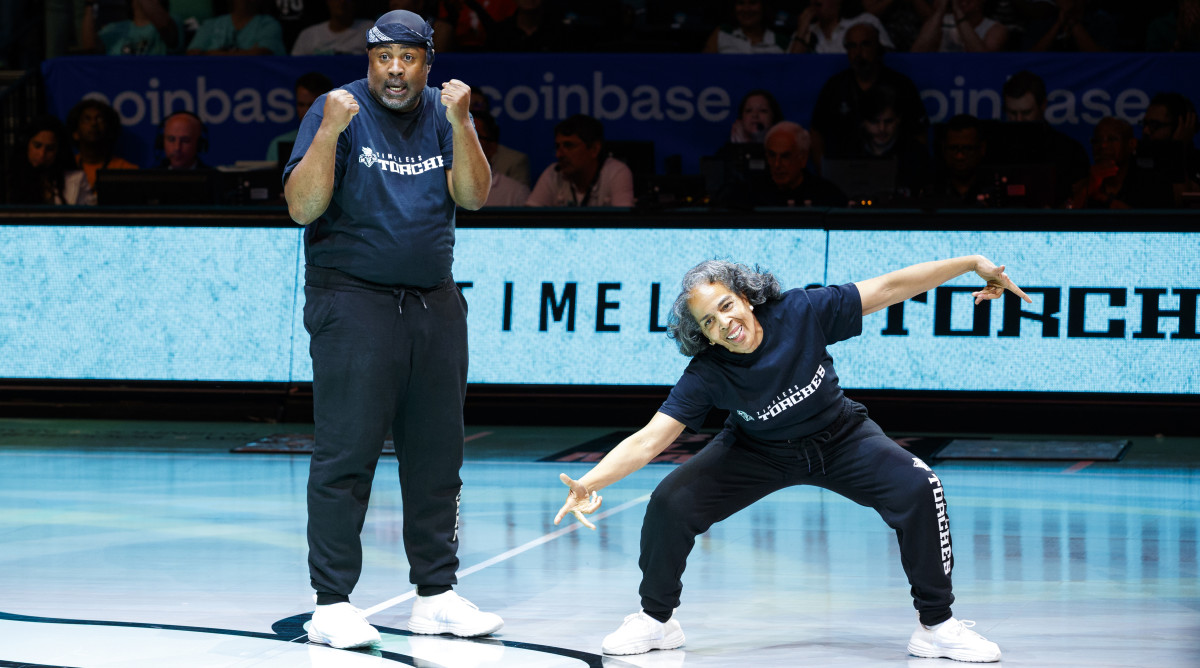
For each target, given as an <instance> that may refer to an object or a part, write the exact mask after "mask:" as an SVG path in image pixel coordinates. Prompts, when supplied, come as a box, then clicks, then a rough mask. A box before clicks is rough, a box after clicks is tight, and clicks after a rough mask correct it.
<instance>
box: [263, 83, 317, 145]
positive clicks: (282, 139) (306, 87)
mask: <svg viewBox="0 0 1200 668" xmlns="http://www.w3.org/2000/svg"><path fill="white" fill-rule="evenodd" d="M294 88H295V91H296V129H295V130H292V131H291V132H285V133H283V134H281V135H279V136H278V137H276V138H274V139H272V140H271V144H270V146H268V147H267V160H270V161H271V162H279V145H280V144H283V143H295V141H296V135H297V134H298V133H299V131H300V121H301V120H303V119H304V115H305V114H307V113H308V109H309V107H311V106H312V104H313V102H314V101H316V99H317V98H318V97H320V96H322V95H324V94H325V93H328V92H329V91H331V90H333V81H331V80H330V79H329V77H327V76H325V75H324V74H321V73H320V72H308V73H306V74H302V75H300V78H299V79H296V85H295V86H294ZM285 157H287V156H285Z"/></svg>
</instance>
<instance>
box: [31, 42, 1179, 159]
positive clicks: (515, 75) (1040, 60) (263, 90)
mask: <svg viewBox="0 0 1200 668" xmlns="http://www.w3.org/2000/svg"><path fill="white" fill-rule="evenodd" d="M886 62H887V64H888V65H889V66H891V67H892V68H894V69H896V70H898V71H900V72H903V73H904V74H907V75H908V76H909V77H910V78H912V79H913V81H914V82H915V83H916V85H917V88H918V90H920V91H921V95H922V98H923V99H924V101H925V105H926V108H927V110H928V112H929V115H930V119H931V120H932V121H933V122H939V121H944V120H947V119H948V118H950V117H951V116H953V115H955V114H958V113H969V114H973V115H976V116H978V117H980V118H999V117H1000V116H1001V115H1002V113H1003V112H1002V102H1001V96H1000V91H1001V87H1002V86H1003V84H1004V81H1005V80H1006V79H1007V78H1008V77H1009V76H1011V75H1012V74H1013V73H1015V72H1017V71H1020V70H1022V69H1028V70H1031V71H1033V72H1035V73H1037V74H1039V75H1040V76H1041V77H1042V78H1043V79H1044V80H1045V81H1046V84H1047V89H1048V91H1049V95H1048V105H1047V119H1048V120H1049V122H1050V123H1051V124H1053V125H1054V126H1056V127H1057V128H1059V129H1060V130H1062V131H1063V132H1065V133H1067V134H1068V135H1070V136H1072V137H1074V138H1075V139H1077V140H1079V141H1080V142H1081V143H1083V144H1084V146H1088V140H1089V137H1090V135H1091V131H1092V128H1093V127H1094V126H1095V124H1096V122H1097V121H1099V120H1100V119H1101V118H1103V117H1105V116H1116V117H1118V118H1123V119H1126V120H1128V121H1131V122H1137V121H1138V120H1140V119H1141V117H1142V115H1143V114H1144V112H1145V110H1146V107H1147V106H1148V104H1149V101H1150V98H1151V97H1152V96H1153V95H1154V94H1155V93H1158V92H1161V91H1177V92H1180V93H1183V94H1184V95H1186V96H1188V97H1189V98H1190V99H1192V100H1200V77H1195V76H1180V73H1182V72H1195V71H1197V70H1200V55H1197V54H1189V53H1178V54H1177V53H1145V54H1142V53H1136V54H1130V53H1120V54H1115V53H1114V54H1109V53H1098V54H1082V53H1080V54H1072V53H1068V54H1061V53H1055V54H1051V55H1047V54H1030V53H1003V54H953V55H948V54H909V53H897V54H891V55H889V56H887V61H886ZM366 65H367V61H366V58H365V57H364V56H303V57H286V56H257V57H241V58H233V57H231V58H207V57H179V56H174V57H172V56H164V57H151V56H138V57H122V56H114V57H101V56H93V57H65V58H57V59H52V60H49V61H47V62H45V63H44V64H43V72H44V75H45V81H46V94H47V100H48V103H49V107H50V110H51V111H52V112H53V113H55V114H57V115H59V117H61V118H65V117H66V114H67V112H68V111H69V110H70V108H71V107H72V106H73V105H74V104H75V103H77V102H78V101H79V100H80V99H81V98H83V97H95V98H99V99H102V100H105V101H107V102H108V103H109V104H111V105H113V106H114V107H115V108H116V109H117V112H118V113H119V114H120V116H121V119H122V124H123V125H124V128H125V131H126V132H125V137H124V139H123V143H122V145H121V151H122V153H123V154H124V155H125V156H126V157H128V158H129V159H131V160H133V161H134V162H137V163H138V164H141V165H142V166H145V167H149V166H152V165H154V164H156V163H157V162H158V161H159V160H161V158H162V156H161V155H156V153H155V149H154V138H155V135H156V133H157V128H158V124H159V123H160V122H161V120H162V118H163V117H164V115H165V114H167V113H168V112H169V111H171V110H175V109H187V110H189V111H194V112H196V113H198V114H199V115H200V116H201V117H202V118H203V119H204V120H205V122H206V123H207V125H208V131H209V135H210V139H211V142H210V143H211V148H210V149H209V152H208V154H207V155H206V156H205V161H206V162H208V163H209V164H214V165H226V164H232V163H234V162H235V161H238V160H261V159H263V158H264V157H265V155H266V151H267V146H268V145H269V144H270V142H271V140H272V139H273V138H274V137H276V136H278V135H280V134H283V133H285V132H288V131H290V130H293V129H295V128H296V127H297V125H298V120H297V119H296V115H295V109H294V106H293V103H294V93H293V91H292V86H293V82H294V81H295V80H296V79H297V78H298V77H299V76H300V75H301V74H303V73H305V72H309V71H319V72H322V73H324V74H326V75H328V76H329V77H330V78H331V79H332V80H333V81H334V83H335V85H337V84H341V83H345V82H349V81H352V80H355V79H360V78H363V77H365V76H366V69H367V67H366ZM846 67H847V61H846V58H845V57H844V56H837V55H790V56H789V55H754V56H732V55H713V54H554V56H553V57H547V56H546V55H542V54H486V55H467V54H455V53H447V54H439V55H438V57H437V60H436V62H435V64H434V65H433V69H432V71H431V72H430V75H429V83H430V85H441V83H442V82H444V81H448V80H449V79H451V78H457V79H460V80H462V81H465V82H466V83H468V84H471V85H474V86H478V87H480V88H481V89H482V90H483V91H484V92H485V94H487V95H488V97H489V99H490V100H491V102H492V108H493V114H494V115H495V116H496V118H497V121H498V123H499V125H500V128H501V132H502V142H503V143H504V144H505V145H508V146H511V147H513V148H516V149H518V150H521V151H524V152H526V153H528V154H529V155H530V162H531V167H532V169H533V174H534V176H535V177H536V175H537V173H538V172H539V171H540V170H541V169H543V168H545V167H546V166H547V165H549V164H550V163H551V162H552V161H553V159H554V141H553V129H554V125H555V124H556V123H557V122H558V121H560V120H562V119H563V118H566V117H567V116H570V115H572V114H575V113H580V112H583V113H587V114H590V115H593V116H595V117H596V118H598V119H600V120H602V121H603V122H604V124H605V129H606V134H607V136H608V138H609V139H615V140H623V141H646V140H649V141H654V142H655V155H656V158H657V160H658V163H659V166H660V167H659V168H660V170H661V169H662V164H663V161H664V158H665V157H666V156H669V155H678V156H680V159H681V161H682V167H683V171H684V172H685V173H696V172H697V171H698V170H699V159H700V157H701V156H704V155H711V154H712V153H713V152H715V151H716V150H717V149H718V148H719V147H720V146H721V145H722V144H723V143H724V142H725V141H726V140H727V139H728V136H729V128H730V125H731V123H732V121H733V119H734V117H735V116H736V113H737V109H736V107H737V104H738V102H739V100H740V99H741V97H742V96H743V95H744V94H745V93H746V92H747V91H749V90H751V89H754V88H766V89H768V90H771V91H773V92H774V93H775V94H776V96H777V97H778V98H779V101H780V103H781V105H782V107H783V111H784V115H785V117H787V118H788V119H790V120H795V121H798V122H800V123H801V124H803V125H805V126H807V125H808V122H809V119H810V117H811V115H812V107H813V103H814V102H815V101H816V97H817V93H818V92H819V91H820V88H821V85H822V84H823V83H824V82H825V80H826V79H828V78H829V77H830V76H831V75H833V74H834V73H836V72H838V71H840V70H843V69H845V68H846Z"/></svg>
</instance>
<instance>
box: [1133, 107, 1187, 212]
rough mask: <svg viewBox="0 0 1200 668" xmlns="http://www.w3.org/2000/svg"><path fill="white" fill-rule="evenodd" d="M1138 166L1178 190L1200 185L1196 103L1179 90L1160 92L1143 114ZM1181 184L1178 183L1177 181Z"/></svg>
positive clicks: (1136, 154)
mask: <svg viewBox="0 0 1200 668" xmlns="http://www.w3.org/2000/svg"><path fill="white" fill-rule="evenodd" d="M1135 157H1136V159H1137V160H1136V162H1137V165H1138V167H1141V168H1142V169H1148V170H1150V171H1151V172H1152V174H1153V175H1154V177H1155V178H1156V179H1159V180H1162V181H1165V182H1168V183H1171V184H1173V187H1174V188H1175V189H1176V190H1177V191H1178V192H1180V193H1181V192H1185V191H1186V192H1195V191H1196V190H1198V189H1200V150H1198V149H1197V148H1196V107H1195V106H1194V105H1193V104H1192V101H1191V100H1189V99H1187V98H1186V97H1184V96H1183V95H1180V94H1179V93H1159V94H1157V95H1155V96H1154V97H1153V98H1151V99H1150V106H1149V107H1147V108H1146V114H1145V115H1144V116H1143V117H1142V140H1141V141H1139V142H1138V145H1137V151H1136V152H1135ZM1176 184H1177V185H1176Z"/></svg>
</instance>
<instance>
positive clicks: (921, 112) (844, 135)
mask: <svg viewBox="0 0 1200 668" xmlns="http://www.w3.org/2000/svg"><path fill="white" fill-rule="evenodd" d="M845 47H846V55H847V57H848V60H849V61H850V67H849V68H848V69H845V70H842V71H841V72H838V73H837V74H835V75H833V76H832V77H830V78H829V80H828V81H826V82H825V84H824V85H823V86H821V91H820V93H818V94H817V102H816V104H815V105H814V107H813V115H812V127H813V133H814V137H813V144H814V151H813V158H814V161H815V162H819V161H820V160H821V159H822V157H824V156H825V155H828V156H829V157H831V158H838V157H844V156H843V154H844V153H845V152H846V151H852V150H856V148H857V144H859V134H858V133H859V128H860V127H861V125H862V121H863V118H862V113H861V111H860V109H859V107H860V105H861V101H862V98H863V96H864V95H866V94H867V93H868V92H870V91H871V90H872V89H874V88H875V87H877V86H886V87H888V88H890V89H892V91H893V92H895V95H896V113H898V114H899V115H900V127H899V128H898V132H899V133H900V135H901V136H903V137H910V138H912V139H913V140H915V141H917V142H919V143H921V144H925V143H927V140H926V135H927V134H928V132H929V117H928V115H927V114H926V112H925V103H924V102H922V101H921V95H920V93H918V92H917V87H916V85H915V84H913V82H912V80H911V79H909V78H908V77H906V76H904V75H903V74H901V73H899V72H897V71H896V70H893V69H891V68H890V67H887V66H886V65H884V64H883V45H882V43H881V42H880V41H879V30H878V29H877V28H876V27H875V26H873V25H870V24H865V23H864V24H859V25H855V26H853V27H851V28H850V29H849V30H847V31H846V35H845ZM905 141H906V142H907V139H906V140H905Z"/></svg>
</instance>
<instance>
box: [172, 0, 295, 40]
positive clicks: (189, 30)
mask: <svg viewBox="0 0 1200 668" xmlns="http://www.w3.org/2000/svg"><path fill="white" fill-rule="evenodd" d="M297 1H299V0H297ZM167 9H168V10H169V11H170V12H171V18H173V19H175V25H177V26H179V28H180V30H181V31H182V32H181V33H180V35H179V50H180V51H182V50H183V47H184V46H185V45H187V44H189V43H191V41H192V38H193V37H195V36H196V31H197V30H199V29H200V24H201V23H203V22H204V21H207V20H208V19H211V18H212V17H213V0H170V1H169V2H168V3H167Z"/></svg>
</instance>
